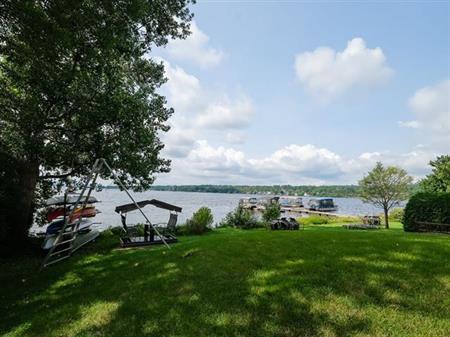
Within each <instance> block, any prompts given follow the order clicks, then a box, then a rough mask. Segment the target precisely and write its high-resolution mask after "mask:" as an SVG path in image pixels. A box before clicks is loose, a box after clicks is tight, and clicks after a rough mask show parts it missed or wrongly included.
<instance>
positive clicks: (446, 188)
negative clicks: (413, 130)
mask: <svg viewBox="0 0 450 337" xmlns="http://www.w3.org/2000/svg"><path fill="white" fill-rule="evenodd" d="M430 166H431V167H432V173H431V174H429V175H427V176H426V177H425V178H424V179H423V180H421V182H420V187H421V189H423V190H425V191H427V192H450V156H449V155H443V156H439V157H437V158H436V160H431V161H430Z"/></svg>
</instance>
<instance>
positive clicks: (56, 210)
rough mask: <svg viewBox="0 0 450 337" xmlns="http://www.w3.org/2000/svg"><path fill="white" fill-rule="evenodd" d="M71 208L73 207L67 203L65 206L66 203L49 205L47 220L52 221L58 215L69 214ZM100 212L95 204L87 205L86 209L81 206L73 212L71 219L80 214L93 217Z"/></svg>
mask: <svg viewBox="0 0 450 337" xmlns="http://www.w3.org/2000/svg"><path fill="white" fill-rule="evenodd" d="M71 208H72V207H70V205H66V207H64V205H62V206H53V207H49V208H48V211H47V215H46V218H47V221H48V222H52V221H53V220H55V219H57V218H58V217H61V216H64V214H66V215H69V214H70V212H71ZM98 213H99V211H98V210H97V209H96V208H95V206H94V205H86V207H85V208H84V209H82V207H81V206H79V207H77V209H76V210H75V211H74V213H73V214H72V216H71V218H70V221H74V220H76V219H77V218H79V217H80V216H81V217H85V218H92V217H94V216H96V215H97V214H98Z"/></svg>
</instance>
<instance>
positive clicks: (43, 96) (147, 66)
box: [0, 0, 193, 242]
mask: <svg viewBox="0 0 450 337" xmlns="http://www.w3.org/2000/svg"><path fill="white" fill-rule="evenodd" d="M190 2H193V1H191V0H171V1H157V0H120V1H119V0H95V1H94V0H85V1H71V0H58V1H56V0H49V1H31V0H2V1H1V2H0V130H1V133H0V157H1V159H2V162H4V163H5V162H6V163H8V165H7V166H8V167H3V165H2V167H1V169H0V171H1V172H0V184H1V185H0V190H1V191H2V192H1V193H0V195H2V198H4V199H7V201H8V202H7V203H6V204H2V205H1V206H0V207H2V208H4V209H0V214H6V215H5V217H6V218H4V219H2V224H1V225H2V226H3V225H5V224H8V226H7V227H8V230H7V232H8V233H7V235H6V236H8V239H9V241H10V242H11V241H12V242H16V241H23V240H24V238H25V236H26V233H27V231H28V228H29V227H30V225H31V223H32V218H33V212H34V209H35V201H36V193H35V192H36V189H37V186H38V185H40V184H41V182H42V181H45V180H48V179H55V178H56V179H58V178H64V177H67V176H75V177H76V176H80V175H83V174H85V173H87V170H88V169H89V167H90V166H91V165H92V163H93V161H94V159H95V158H100V157H103V158H105V159H106V160H107V161H108V162H109V163H110V164H111V166H112V167H113V168H114V169H116V170H117V171H118V173H119V175H120V177H121V179H122V180H123V181H124V183H127V184H128V185H133V186H135V187H136V188H144V187H148V186H149V185H151V184H152V182H153V180H154V174H155V173H157V172H167V171H169V165H170V162H169V161H168V160H166V159H164V158H161V157H160V155H159V153H160V150H161V149H162V148H163V144H162V143H161V141H160V139H159V135H160V133H161V132H164V131H167V130H168V128H169V127H168V126H167V124H166V121H167V119H168V118H169V116H170V115H171V114H172V113H173V110H172V109H171V108H168V107H167V106H166V99H165V98H164V97H163V96H161V95H160V94H158V92H157V90H158V88H159V87H160V86H161V85H162V84H163V83H164V82H165V80H166V79H165V77H164V68H163V65H162V64H161V63H158V62H155V61H154V60H152V59H151V58H150V57H149V56H148V55H149V52H150V51H151V49H152V48H153V47H155V46H164V45H165V44H166V43H167V42H168V39H169V38H173V39H175V38H185V37H186V35H187V34H188V33H189V21H190V20H191V18H192V14H191V12H190V10H189V8H188V5H189V4H190ZM3 211H5V212H3ZM6 211H7V212H6ZM5 228H6V226H5ZM0 232H1V231H0Z"/></svg>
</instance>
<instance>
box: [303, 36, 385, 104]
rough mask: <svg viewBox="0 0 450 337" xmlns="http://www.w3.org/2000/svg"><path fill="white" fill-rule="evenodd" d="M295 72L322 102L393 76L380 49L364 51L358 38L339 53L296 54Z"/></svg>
mask: <svg viewBox="0 0 450 337" xmlns="http://www.w3.org/2000/svg"><path fill="white" fill-rule="evenodd" d="M295 71H296V75H297V78H298V79H299V80H300V82H301V83H302V84H304V85H305V86H306V88H307V89H308V91H309V92H310V93H312V94H313V95H317V96H318V97H321V98H323V99H330V98H333V97H335V96H338V95H341V94H344V93H345V92H348V91H350V90H351V89H354V88H359V87H372V86H374V85H377V84H380V83H383V82H385V81H386V80H387V79H388V78H389V77H390V76H391V75H392V73H393V71H392V69H391V68H389V67H388V65H387V64H386V57H385V56H384V53H383V51H382V50H381V48H374V49H370V48H367V47H366V43H365V41H364V40H363V39H362V38H354V39H352V40H350V41H348V43H347V47H346V48H345V49H344V50H343V51H340V52H336V51H335V50H334V49H332V48H329V47H320V48H317V49H315V50H314V51H311V52H304V53H300V54H297V55H296V56H295Z"/></svg>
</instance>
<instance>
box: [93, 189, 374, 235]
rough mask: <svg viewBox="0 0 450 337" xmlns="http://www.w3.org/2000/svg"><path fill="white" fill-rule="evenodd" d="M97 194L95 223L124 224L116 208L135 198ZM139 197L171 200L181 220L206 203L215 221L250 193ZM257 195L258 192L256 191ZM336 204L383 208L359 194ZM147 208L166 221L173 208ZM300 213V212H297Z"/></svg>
mask: <svg viewBox="0 0 450 337" xmlns="http://www.w3.org/2000/svg"><path fill="white" fill-rule="evenodd" d="M93 195H94V196H95V197H96V198H97V199H98V200H100V201H101V202H99V203H98V204H97V205H96V206H97V208H98V209H99V210H100V211H101V212H102V213H100V214H98V215H97V216H96V217H95V218H94V219H93V220H94V221H95V222H101V224H96V225H94V227H96V228H98V229H105V228H108V227H109V226H120V225H121V222H120V216H119V215H118V214H117V213H116V212H114V209H115V207H116V206H118V205H123V204H127V203H131V200H130V199H129V197H128V196H127V195H126V193H125V192H122V191H120V190H118V189H104V190H103V191H101V192H93ZM132 195H133V197H134V198H135V200H136V201H140V200H145V199H158V200H161V201H165V202H168V203H170V204H173V205H176V206H179V207H182V208H183V211H182V213H181V214H180V215H179V221H178V223H183V222H185V221H186V219H188V218H190V217H191V216H192V214H193V213H194V212H195V211H196V210H197V209H199V208H200V207H202V206H207V207H209V208H210V209H211V210H212V212H213V215H214V222H215V223H216V224H217V223H219V222H220V221H221V220H222V219H223V218H224V217H225V216H226V214H227V213H228V212H230V211H232V210H233V209H234V208H236V206H237V205H238V202H239V199H241V198H243V197H247V196H249V195H246V194H225V193H197V192H169V191H146V192H142V193H132ZM252 196H255V195H252ZM308 199H309V198H308V197H303V202H304V204H306V202H307V201H308ZM333 199H334V201H335V204H336V205H337V206H338V211H337V212H336V213H338V214H351V215H366V214H379V213H381V212H382V210H381V209H379V208H376V207H374V206H373V205H371V204H366V203H363V202H362V201H361V200H360V199H357V198H333ZM143 210H144V212H145V213H146V214H147V216H148V217H149V219H150V221H152V222H153V223H166V222H167V220H168V218H169V212H168V211H165V210H162V209H159V208H156V207H153V206H150V205H149V206H147V207H145V208H144V209H143ZM296 216H297V217H298V216H299V215H298V214H296ZM136 222H144V219H143V217H142V215H141V214H140V213H139V211H134V212H130V213H129V214H128V215H127V223H130V224H133V223H136Z"/></svg>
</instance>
